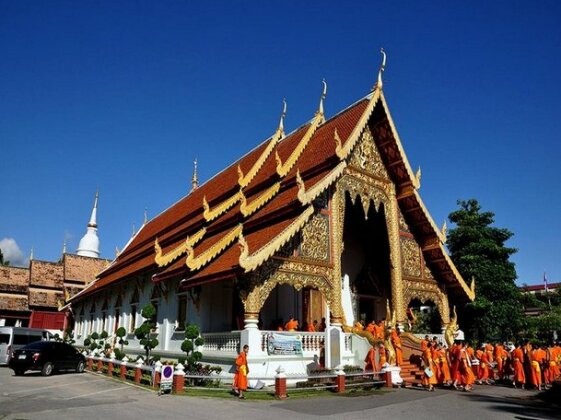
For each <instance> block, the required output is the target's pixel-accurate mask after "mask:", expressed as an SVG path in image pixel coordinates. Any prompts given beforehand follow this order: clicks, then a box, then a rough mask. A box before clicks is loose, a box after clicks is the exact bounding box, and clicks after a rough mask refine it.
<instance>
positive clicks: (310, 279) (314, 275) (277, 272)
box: [240, 259, 333, 318]
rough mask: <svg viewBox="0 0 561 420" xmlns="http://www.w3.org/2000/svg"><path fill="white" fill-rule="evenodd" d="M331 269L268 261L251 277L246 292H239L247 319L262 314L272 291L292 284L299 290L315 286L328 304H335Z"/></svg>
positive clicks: (298, 263)
mask: <svg viewBox="0 0 561 420" xmlns="http://www.w3.org/2000/svg"><path fill="white" fill-rule="evenodd" d="M330 276H331V269H330V268H329V267H324V266H316V265H312V264H306V263H301V262H294V261H278V260H274V259H271V260H268V261H267V262H265V263H264V264H263V265H262V266H261V267H259V268H258V269H257V270H255V271H254V272H252V273H251V274H249V275H248V284H247V289H246V290H243V291H242V292H241V293H240V297H241V299H242V302H243V304H244V308H245V313H246V318H247V317H248V316H251V315H252V314H259V312H260V311H261V308H262V307H263V304H264V303H265V301H266V300H267V298H268V297H269V294H270V293H271V291H272V290H273V289H274V288H275V287H276V286H277V285H279V284H290V285H291V286H293V287H294V288H295V289H296V290H301V289H302V288H303V287H312V288H315V289H318V290H320V291H321V292H322V294H323V296H324V298H325V300H326V301H327V303H328V304H330V303H331V301H332V290H333V287H332V284H331V283H330V281H329V278H330Z"/></svg>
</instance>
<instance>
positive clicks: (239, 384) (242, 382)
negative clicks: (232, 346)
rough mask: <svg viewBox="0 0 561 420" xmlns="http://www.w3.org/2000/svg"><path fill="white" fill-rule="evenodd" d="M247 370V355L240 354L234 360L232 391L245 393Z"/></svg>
mask: <svg viewBox="0 0 561 420" xmlns="http://www.w3.org/2000/svg"><path fill="white" fill-rule="evenodd" d="M248 373H249V368H248V366H247V355H246V354H245V352H243V351H242V352H241V353H240V354H239V355H238V358H237V359H236V374H235V375H234V384H233V387H234V389H240V390H242V391H245V390H246V389H247V374H248Z"/></svg>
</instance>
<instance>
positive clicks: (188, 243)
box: [154, 228, 206, 267]
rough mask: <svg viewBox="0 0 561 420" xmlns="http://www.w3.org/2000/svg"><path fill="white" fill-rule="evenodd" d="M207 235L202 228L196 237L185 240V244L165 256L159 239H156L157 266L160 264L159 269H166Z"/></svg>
mask: <svg viewBox="0 0 561 420" xmlns="http://www.w3.org/2000/svg"><path fill="white" fill-rule="evenodd" d="M205 233H206V229H205V228H202V229H200V230H199V231H197V232H196V233H195V234H194V235H192V236H187V238H185V242H183V243H182V244H181V245H179V246H178V247H176V248H175V249H173V250H172V251H170V252H168V253H167V254H165V255H164V254H163V252H162V247H161V246H160V244H159V242H158V238H156V239H155V241H154V250H155V251H156V256H155V257H154V261H155V262H156V264H158V267H165V266H166V265H168V264H170V263H171V262H173V261H174V260H176V259H177V258H179V257H180V256H182V255H183V254H185V253H186V252H187V251H188V250H189V249H190V248H192V247H194V246H195V245H196V244H197V243H198V242H199V241H200V240H201V239H202V238H203V236H204V235H205Z"/></svg>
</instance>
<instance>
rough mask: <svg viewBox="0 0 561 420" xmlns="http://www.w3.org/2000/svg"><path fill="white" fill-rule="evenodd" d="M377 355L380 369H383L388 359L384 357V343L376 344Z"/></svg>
mask: <svg viewBox="0 0 561 420" xmlns="http://www.w3.org/2000/svg"><path fill="white" fill-rule="evenodd" d="M378 354H379V355H380V360H379V362H380V369H381V368H383V367H384V365H385V364H386V363H388V358H387V356H386V346H384V343H380V344H378Z"/></svg>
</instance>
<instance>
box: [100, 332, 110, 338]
mask: <svg viewBox="0 0 561 420" xmlns="http://www.w3.org/2000/svg"><path fill="white" fill-rule="evenodd" d="M107 337H109V334H108V333H107V331H102V332H101V334H100V335H99V338H100V339H102V340H105V339H106V338H107Z"/></svg>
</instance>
